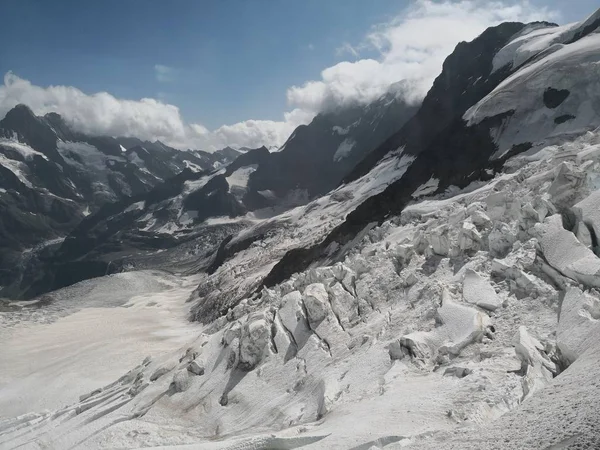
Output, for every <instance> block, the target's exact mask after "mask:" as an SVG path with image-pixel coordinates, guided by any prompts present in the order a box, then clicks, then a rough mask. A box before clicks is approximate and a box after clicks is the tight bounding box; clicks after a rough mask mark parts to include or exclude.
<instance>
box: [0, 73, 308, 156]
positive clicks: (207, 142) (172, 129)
mask: <svg viewBox="0 0 600 450" xmlns="http://www.w3.org/2000/svg"><path fill="white" fill-rule="evenodd" d="M19 103H24V104H26V105H28V106H29V107H30V108H31V109H32V110H33V111H34V112H35V113H36V114H38V115H42V114H46V113H49V112H58V113H59V114H61V115H62V116H63V117H64V119H65V120H66V121H67V122H68V123H69V124H70V125H71V126H73V127H74V129H77V130H79V131H82V132H84V133H87V134H91V135H108V136H132V137H138V138H140V139H144V140H150V141H154V140H161V141H163V142H165V143H166V144H169V145H173V146H175V147H177V148H181V149H187V148H197V149H204V150H208V151H214V150H218V149H220V148H223V147H226V146H228V145H233V146H238V147H260V146H261V145H268V146H277V145H281V144H283V142H285V140H286V139H287V137H288V136H289V135H290V134H291V133H292V131H293V130H294V128H296V127H297V126H298V125H301V124H303V123H307V122H308V121H310V120H311V119H312V117H313V115H312V114H311V113H308V114H307V113H306V112H304V111H302V110H299V109H297V110H292V111H291V112H288V113H285V114H284V117H283V120H282V121H272V120H247V121H244V122H240V123H236V124H233V125H224V126H222V127H219V128H217V129H216V130H212V131H210V130H208V129H207V128H206V127H205V126H203V125H202V124H196V123H194V124H186V123H185V121H184V120H183V118H182V116H181V114H180V111H179V108H177V107H176V106H174V105H170V104H168V103H164V102H161V101H159V100H155V99H151V98H143V99H141V100H137V101H134V100H123V99H118V98H116V97H114V96H113V95H111V94H109V93H107V92H100V93H97V94H93V95H88V94H86V93H84V92H82V91H81V90H79V89H77V88H74V87H71V86H48V87H41V86H36V85H34V84H32V83H31V82H29V81H28V80H25V79H23V78H20V77H19V76H17V75H15V74H13V73H11V72H9V73H7V74H6V75H5V76H4V84H3V85H0V117H4V115H5V114H6V113H7V112H8V111H9V110H10V109H12V108H13V107H15V106H16V105H18V104H19Z"/></svg>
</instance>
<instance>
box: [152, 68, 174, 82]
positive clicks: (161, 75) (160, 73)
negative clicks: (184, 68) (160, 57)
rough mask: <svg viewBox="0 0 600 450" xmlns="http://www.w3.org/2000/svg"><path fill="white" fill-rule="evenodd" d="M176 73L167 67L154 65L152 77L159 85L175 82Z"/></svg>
mask: <svg viewBox="0 0 600 450" xmlns="http://www.w3.org/2000/svg"><path fill="white" fill-rule="evenodd" d="M176 74H177V71H176V70H175V69H173V68H172V67H169V66H163V65H162V64H156V65H155V66H154V75H155V76H156V80H157V81H160V82H161V83H170V82H172V81H174V80H175V76H176Z"/></svg>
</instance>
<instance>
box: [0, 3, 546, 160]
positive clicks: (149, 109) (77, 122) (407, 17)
mask: <svg viewBox="0 0 600 450" xmlns="http://www.w3.org/2000/svg"><path fill="white" fill-rule="evenodd" d="M555 19H556V13H554V12H553V11H551V10H549V9H547V8H536V7H534V6H532V5H531V4H530V3H529V2H527V1H512V0H510V1H507V0H493V1H483V0H461V1H448V0H446V1H442V2H439V1H432V0H418V1H416V2H414V3H412V5H411V6H410V7H409V8H408V9H406V10H404V11H403V12H401V13H400V14H399V15H398V16H397V17H395V18H393V19H392V20H390V21H389V22H387V23H383V24H379V25H377V26H375V27H374V28H373V29H372V30H371V32H370V33H368V35H367V36H365V37H364V39H363V40H362V41H360V42H358V43H356V44H354V45H351V44H350V43H346V44H344V45H343V46H342V47H340V49H339V51H338V56H340V55H342V54H345V55H347V56H348V58H349V59H350V58H351V59H352V60H351V61H342V62H340V63H338V64H336V65H334V66H332V67H328V68H326V69H325V70H323V71H322V73H321V78H320V79H319V80H312V81H308V82H306V83H304V84H303V85H301V86H292V87H291V88H289V89H288V91H287V100H288V103H289V105H290V109H291V111H289V112H287V113H285V114H284V116H283V117H282V120H280V121H273V120H247V121H244V122H239V123H236V124H233V125H223V126H221V127H219V128H217V129H215V130H209V129H207V128H206V127H205V126H203V125H202V124H189V123H186V122H185V121H184V120H183V118H182V116H181V113H180V111H179V108H177V107H176V106H174V105H171V104H169V103H168V102H166V101H164V100H163V101H161V100H156V99H151V98H143V99H141V100H123V99H118V98H116V97H114V96H113V95H111V94H109V93H106V92H100V93H96V94H92V95H89V94H86V93H84V92H82V91H81V90H79V89H77V88H75V87H70V86H48V87H41V86H36V85H33V84H32V83H30V82H29V81H27V80H25V79H23V78H20V77H18V76H17V75H15V74H13V73H10V72H9V73H7V74H6V75H5V77H4V85H0V117H3V116H4V114H5V113H6V112H7V111H8V110H9V109H11V108H12V107H14V106H15V105H17V104H18V103H25V104H27V105H29V107H31V108H32V109H33V110H34V111H35V112H36V113H37V114H45V113H47V112H51V111H55V112H58V113H60V114H61V115H62V116H63V117H64V118H65V120H67V122H68V123H70V124H71V125H72V126H73V127H75V128H76V129H78V130H80V131H83V132H86V133H89V134H97V135H111V136H135V137H138V138H140V139H147V140H157V139H159V140H161V141H163V142H165V143H167V144H169V145H172V146H175V147H177V148H182V149H186V148H198V149H204V150H209V151H210V150H216V149H219V148H223V147H225V146H227V145H230V146H238V147H258V146H261V145H267V146H279V145H282V144H283V143H284V142H285V141H286V139H287V138H288V137H289V135H290V134H291V133H292V131H293V130H294V129H295V128H296V127H297V126H298V125H301V124H306V123H308V122H310V120H312V118H313V117H314V116H315V115H316V114H318V113H319V112H321V111H327V110H328V109H331V108H333V107H336V106H339V105H346V104H350V103H356V102H358V103H367V102H370V101H373V100H375V99H376V98H378V97H379V96H381V95H382V94H383V93H385V92H386V90H387V89H388V88H389V86H390V85H391V84H393V83H395V82H398V81H400V80H405V83H404V85H405V86H410V87H411V89H410V90H408V91H406V90H405V92H408V94H406V93H405V95H407V100H409V101H417V100H420V99H421V98H422V97H423V96H424V95H425V94H426V92H427V90H428V89H429V88H430V86H431V84H432V82H433V80H434V78H435V77H436V76H437V75H438V74H439V72H440V70H441V67H442V63H443V61H444V59H445V58H446V56H448V55H449V54H450V53H451V52H452V50H453V49H454V47H455V46H456V44H457V43H458V42H460V41H468V40H472V39H473V38H475V37H476V36H477V35H479V34H480V33H481V32H483V31H484V30H485V29H486V28H487V27H489V26H492V25H496V24H498V23H501V22H504V21H522V22H529V21H533V20H555ZM366 52H368V54H369V56H370V57H364V58H361V54H365V53H366ZM154 70H155V76H156V78H157V80H158V81H160V82H172V81H174V77H175V74H176V71H174V69H172V68H170V67H167V66H164V65H160V64H157V65H156V66H155V67H154ZM159 98H163V99H165V97H159Z"/></svg>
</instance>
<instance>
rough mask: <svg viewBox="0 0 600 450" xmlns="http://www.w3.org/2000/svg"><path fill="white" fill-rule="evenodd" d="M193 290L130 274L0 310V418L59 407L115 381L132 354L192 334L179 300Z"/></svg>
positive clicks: (167, 347) (156, 275)
mask: <svg viewBox="0 0 600 450" xmlns="http://www.w3.org/2000/svg"><path fill="white" fill-rule="evenodd" d="M194 287H195V284H194V280H190V279H181V278H177V277H174V276H169V275H167V274H163V273H160V272H130V273H123V274H118V275H113V276H108V277H103V278H98V279H94V280H90V281H86V282H83V283H80V284H79V285H76V286H73V287H71V288H66V289H63V290H61V291H57V292H54V293H52V294H50V295H49V296H47V297H46V298H45V301H44V304H43V305H28V302H22V303H20V304H19V305H23V306H22V307H21V308H19V309H17V310H15V311H10V312H2V313H0V321H1V323H2V328H1V329H0V342H1V345H0V361H2V370H1V371H0V416H1V417H12V416H16V415H20V414H23V413H26V412H30V411H37V412H39V411H44V410H48V409H50V410H52V409H59V408H61V407H64V406H66V405H68V404H70V403H73V402H76V401H78V400H79V396H80V395H82V394H85V393H86V392H88V391H90V390H94V389H95V388H97V387H98V386H102V385H105V384H108V383H109V382H111V381H114V379H116V378H119V377H120V376H121V375H123V373H125V372H127V370H129V369H130V368H131V366H133V365H135V364H137V363H139V361H138V359H139V358H140V355H146V354H157V353H162V352H167V351H174V350H176V349H178V348H179V347H180V346H182V345H183V344H184V343H185V342H186V341H188V340H189V339H191V338H192V337H193V336H194V335H195V334H197V333H198V329H199V324H194V323H192V322H189V321H188V314H187V309H189V305H186V303H185V300H186V299H187V297H188V296H189V294H190V292H191V290H192V289H193V288H194ZM186 306H187V308H186ZM142 358H143V357H142Z"/></svg>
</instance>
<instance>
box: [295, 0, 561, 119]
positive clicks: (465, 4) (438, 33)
mask: <svg viewBox="0 0 600 450" xmlns="http://www.w3.org/2000/svg"><path fill="white" fill-rule="evenodd" d="M556 16H557V14H556V13H555V12H553V11H551V10H549V9H548V8H537V7H534V6H533V5H531V4H530V3H529V2H527V1H519V2H510V1H482V0H463V1H458V2H457V1H444V2H436V1H431V0H419V1H416V2H414V3H413V4H412V6H410V7H409V8H407V9H406V10H405V11H403V12H402V13H401V14H400V15H398V16H397V17H395V18H394V19H392V20H391V21H389V22H387V23H384V24H379V25H377V26H375V27H374V28H373V30H372V32H371V33H369V34H368V35H367V36H366V38H365V39H364V41H363V42H360V43H359V44H357V45H351V44H349V43H345V44H344V45H343V46H342V47H340V48H339V49H338V54H344V53H345V54H349V55H351V56H353V57H355V58H356V59H355V60H354V61H343V62H340V63H339V64H336V65H335V66H332V67H329V68H327V69H325V70H323V72H322V73H321V79H320V80H314V81H308V82H306V83H305V84H303V85H302V86H293V87H291V88H290V89H289V90H288V93H287V96H288V101H289V103H290V104H292V105H295V106H296V107H298V108H302V109H306V110H312V111H323V110H327V109H330V108H332V107H335V106H338V105H344V104H348V103H351V102H359V103H366V102H370V101H373V100H374V99H376V98H378V97H379V96H381V95H382V94H383V93H384V92H385V91H386V89H387V88H388V87H389V86H390V85H391V84H392V83H394V82H397V81H399V80H409V81H411V85H413V86H414V87H415V90H414V91H412V92H411V96H410V98H408V100H412V101H414V100H418V99H421V98H423V97H424V96H425V94H426V93H427V91H428V90H429V88H430V87H431V85H432V83H433V80H434V79H435V77H436V76H437V75H438V74H439V73H440V71H441V68H442V63H443V61H444V59H445V58H446V57H447V56H448V55H449V54H450V53H452V50H453V49H454V47H455V46H456V44H458V43H459V42H460V41H470V40H472V39H474V38H475V37H477V36H478V35H479V34H481V33H482V32H483V31H484V30H485V29H486V28H488V27H490V26H493V25H497V24H499V23H501V22H506V21H520V22H531V21H535V20H553V19H556ZM366 51H369V52H371V53H372V52H373V51H374V52H375V53H376V57H372V58H364V59H359V57H360V54H361V53H362V52H366Z"/></svg>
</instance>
